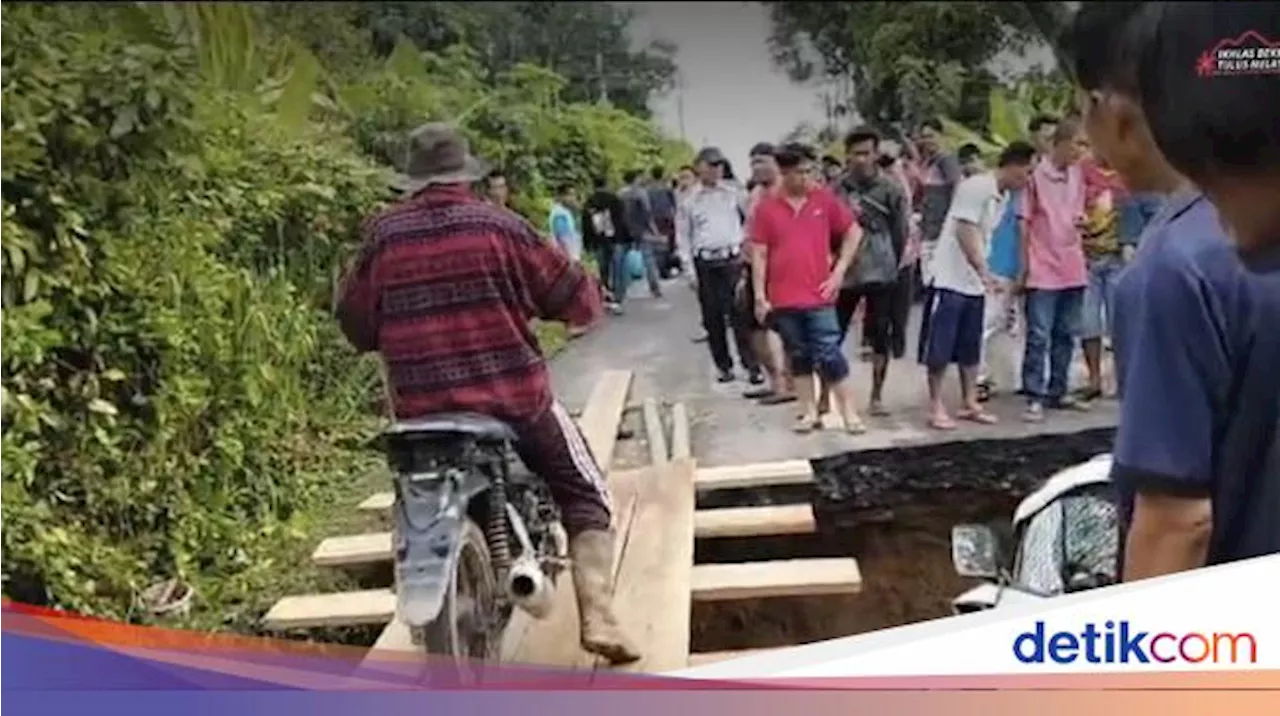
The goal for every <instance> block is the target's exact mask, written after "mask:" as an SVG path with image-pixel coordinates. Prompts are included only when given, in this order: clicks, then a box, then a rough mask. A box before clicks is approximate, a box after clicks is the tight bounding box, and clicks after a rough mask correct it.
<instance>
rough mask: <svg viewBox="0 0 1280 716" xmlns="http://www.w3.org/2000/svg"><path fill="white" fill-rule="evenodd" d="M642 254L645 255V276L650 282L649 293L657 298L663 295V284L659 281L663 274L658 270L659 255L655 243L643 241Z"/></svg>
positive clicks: (641, 243)
mask: <svg viewBox="0 0 1280 716" xmlns="http://www.w3.org/2000/svg"><path fill="white" fill-rule="evenodd" d="M640 254H641V256H643V257H644V277H645V280H646V281H648V282H649V293H650V294H652V295H653V297H654V298H657V297H659V296H661V295H662V284H661V283H659V282H658V279H659V278H661V276H662V274H661V273H659V272H658V257H657V256H656V255H655V250H654V246H653V244H651V243H649V242H648V241H641V242H640Z"/></svg>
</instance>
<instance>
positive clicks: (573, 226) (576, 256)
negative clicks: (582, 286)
mask: <svg viewBox="0 0 1280 716" xmlns="http://www.w3.org/2000/svg"><path fill="white" fill-rule="evenodd" d="M575 199H576V197H575V193H574V190H573V186H572V185H569V184H564V185H562V186H561V187H559V188H558V189H556V195H555V199H554V200H553V201H552V202H551V211H550V212H549V213H548V215H547V224H548V228H549V229H551V238H553V239H555V242H556V243H557V244H559V246H560V248H562V249H564V251H565V253H567V254H569V256H570V257H571V258H573V260H574V261H581V260H582V232H581V231H580V230H579V229H578V222H577V220H576V219H575V218H574V213H575V212H574V210H575V208H576V206H577V201H576V200H575Z"/></svg>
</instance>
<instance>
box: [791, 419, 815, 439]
mask: <svg viewBox="0 0 1280 716" xmlns="http://www.w3.org/2000/svg"><path fill="white" fill-rule="evenodd" d="M820 427H822V420H821V419H820V418H811V417H809V416H807V415H797V416H796V421H795V422H794V423H792V424H791V430H792V432H796V433H799V434H801V435H804V434H806V433H811V432H813V431H814V430H816V429H818V428H820Z"/></svg>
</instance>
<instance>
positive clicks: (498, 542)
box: [485, 458, 511, 577]
mask: <svg viewBox="0 0 1280 716" xmlns="http://www.w3.org/2000/svg"><path fill="white" fill-rule="evenodd" d="M490 470H491V472H492V473H493V474H492V478H493V479H492V482H491V483H490V485H489V510H488V512H489V514H488V517H487V518H486V519H485V540H486V541H487V542H488V543H489V558H490V559H491V560H492V562H493V566H494V568H495V571H496V572H497V573H498V575H499V576H500V577H505V576H506V574H507V570H508V569H509V568H510V567H511V534H510V529H509V525H508V524H507V463H506V460H505V459H501V458H499V459H496V460H493V461H492V462H490Z"/></svg>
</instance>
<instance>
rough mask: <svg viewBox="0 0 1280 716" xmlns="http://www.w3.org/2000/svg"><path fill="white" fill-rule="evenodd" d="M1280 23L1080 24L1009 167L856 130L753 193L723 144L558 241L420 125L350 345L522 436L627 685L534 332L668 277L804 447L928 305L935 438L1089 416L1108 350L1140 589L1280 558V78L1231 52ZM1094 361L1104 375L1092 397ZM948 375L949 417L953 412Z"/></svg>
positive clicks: (414, 387) (587, 493) (1220, 11)
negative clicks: (1010, 411) (1014, 403)
mask: <svg viewBox="0 0 1280 716" xmlns="http://www.w3.org/2000/svg"><path fill="white" fill-rule="evenodd" d="M1274 19H1275V18H1274V13H1273V11H1272V10H1271V8H1270V6H1269V5H1268V4H1267V3H1249V2H1238V3H1196V2H1187V3H1164V2H1144V3H1139V2H1115V3H1088V4H1085V5H1084V6H1083V8H1082V9H1081V10H1080V11H1079V12H1078V14H1077V16H1076V18H1075V21H1074V28H1073V31H1072V33H1071V34H1070V37H1069V43H1068V46H1067V53H1066V54H1068V55H1069V56H1070V62H1071V65H1072V66H1071V67H1070V69H1071V72H1072V75H1073V77H1074V79H1075V81H1076V83H1077V84H1078V89H1079V91H1078V93H1077V94H1078V105H1079V112H1078V115H1077V116H1072V117H1064V118H1051V117H1041V118H1037V120H1036V121H1035V122H1033V123H1032V124H1031V126H1029V127H1028V141H1015V142H1012V143H1011V144H1009V146H1007V147H1004V148H1003V149H1002V150H1001V151H1000V152H999V154H998V156H997V157H995V158H994V162H993V164H994V166H993V167H991V168H988V167H987V166H986V165H985V162H984V158H983V157H982V155H981V154H982V153H981V152H980V151H978V152H975V151H974V149H976V148H970V147H964V148H961V151H960V152H958V154H951V153H948V152H946V151H944V150H943V148H942V143H941V133H942V127H941V126H940V125H939V124H938V123H937V122H932V121H928V122H924V123H922V125H921V126H920V127H919V131H918V132H917V134H916V137H915V141H914V142H908V141H893V142H892V143H891V142H888V141H885V140H884V139H883V138H882V137H881V135H880V133H878V132H877V131H876V130H874V129H871V128H864V129H859V130H857V131H854V132H852V133H850V134H849V135H848V137H847V138H846V140H845V155H846V156H845V160H844V162H843V163H841V162H839V161H833V160H825V159H822V158H818V157H817V156H816V155H815V153H814V151H813V150H812V149H811V148H810V147H808V146H805V145H803V144H784V145H783V146H780V147H775V146H773V145H771V144H768V143H761V144H759V145H758V146H756V147H755V148H754V149H752V151H751V156H750V160H751V167H752V176H751V181H750V182H748V183H747V184H742V183H740V182H738V181H737V180H736V179H734V178H733V174H732V169H731V167H730V165H729V162H728V161H727V160H726V158H725V157H724V155H723V154H722V153H721V152H720V151H719V150H717V149H715V148H710V147H708V148H704V149H703V150H701V151H700V152H699V153H698V155H697V158H696V160H695V162H694V163H693V165H692V166H690V167H684V168H682V169H681V170H680V172H679V176H678V177H677V179H676V182H675V184H674V185H671V184H668V183H667V182H666V181H665V178H664V173H663V172H662V170H657V171H654V172H650V173H648V174H647V175H646V173H642V172H640V171H638V170H637V171H634V172H630V173H629V174H628V176H627V177H626V186H625V187H620V188H611V187H609V186H608V185H607V184H606V182H605V181H603V180H601V181H599V182H597V186H596V187H595V188H594V191H593V192H592V194H591V195H590V196H589V197H587V199H586V201H584V202H583V203H582V206H581V207H578V205H577V202H576V198H575V195H574V191H573V190H572V189H571V188H569V187H562V188H560V189H557V192H556V193H557V199H556V203H555V206H554V207H553V208H552V210H551V211H550V213H549V216H548V217H547V224H548V227H547V228H548V232H547V233H549V234H550V236H551V239H550V240H549V239H548V238H546V236H545V235H544V234H543V232H539V231H537V230H535V229H534V228H533V227H532V226H531V225H530V224H529V222H527V221H525V220H523V219H521V218H520V217H518V216H516V215H515V214H514V213H513V212H510V211H507V210H505V209H504V208H502V207H503V205H504V204H505V202H506V194H507V191H508V188H507V186H506V182H505V179H504V178H503V177H502V176H501V174H500V173H499V174H495V173H486V172H485V171H484V170H483V168H482V167H481V165H480V163H479V162H478V161H477V160H476V159H474V158H473V157H471V156H470V154H469V151H468V147H467V144H466V142H465V140H463V139H462V138H461V137H460V136H459V135H458V134H457V133H456V131H455V130H453V129H452V128H450V127H448V126H445V125H437V124H429V125H425V126H423V127H421V128H419V130H417V131H416V132H415V133H414V134H413V136H412V138H411V141H410V144H409V146H410V149H409V152H410V157H409V161H407V162H406V166H408V167H410V168H411V169H412V171H411V173H410V174H408V175H407V176H404V177H403V180H404V182H403V185H402V188H403V189H404V191H405V192H406V194H407V195H408V196H407V198H406V199H405V200H404V201H402V202H399V203H397V204H395V205H393V206H392V207H390V208H388V209H386V210H384V211H383V212H381V213H380V214H378V215H377V216H375V217H373V218H372V219H371V220H370V222H369V223H368V225H367V227H366V237H365V241H364V244H363V245H362V247H361V250H360V253H359V255H358V256H357V258H356V261H355V263H354V265H353V267H352V268H351V269H350V271H349V272H348V274H347V276H346V277H345V278H344V281H343V284H342V289H341V291H340V297H339V302H338V310H337V314H338V319H339V321H340V323H341V325H342V328H343V330H344V332H345V333H346V335H347V336H348V338H349V339H350V340H351V342H352V343H353V344H354V345H355V346H356V347H357V348H359V349H361V350H370V351H372V350H376V351H378V352H380V353H381V355H382V358H383V361H384V364H385V366H386V375H387V380H388V384H389V393H390V397H391V403H392V406H393V409H394V412H395V415H396V416H397V417H398V418H401V419H410V418H415V417H419V416H422V415H425V414H429V413H437V412H448V411H469V412H478V413H482V414H486V415H491V416H493V417H495V418H498V419H501V420H503V421H506V422H507V423H509V424H510V425H511V426H512V429H513V430H514V431H515V433H516V434H517V436H518V441H517V445H516V447H517V450H518V451H519V453H520V456H521V458H522V460H523V461H524V462H525V464H526V465H528V466H529V467H530V468H531V469H532V470H533V471H534V472H535V473H537V474H538V475H539V476H541V477H542V478H543V479H544V480H545V481H546V482H547V484H548V485H549V487H550V489H551V492H552V494H553V496H554V498H555V500H556V502H557V503H558V504H559V505H560V509H561V512H562V515H563V522H564V526H565V529H566V531H567V532H568V533H569V536H570V551H571V554H572V558H573V559H572V570H573V581H574V587H575V590H576V591H577V595H578V603H579V616H580V619H581V624H580V637H581V641H582V645H583V647H584V648H585V649H587V650H588V651H591V652H593V653H597V654H601V655H603V656H604V657H606V658H607V659H609V660H610V661H614V662H625V661H634V660H635V659H637V658H639V652H638V651H637V650H636V647H635V645H634V644H633V643H632V642H631V640H630V639H629V638H628V636H627V635H626V634H625V632H624V630H623V629H622V627H621V625H619V623H618V621H617V619H616V618H615V616H614V614H613V611H612V608H611V606H610V600H611V597H610V591H609V589H610V575H611V573H612V572H611V570H612V561H613V554H614V545H613V540H614V535H613V533H612V532H611V531H610V520H611V511H612V505H611V501H610V497H609V491H608V487H607V483H606V481H605V480H604V476H603V474H602V471H601V469H600V466H599V465H598V464H597V463H596V462H595V460H594V459H593V458H592V457H591V454H590V449H589V448H588V446H587V444H586V442H585V440H584V439H583V437H582V434H581V432H580V431H579V429H578V428H577V427H576V426H575V424H574V422H573V420H572V419H571V418H570V417H569V414H568V412H567V411H566V410H565V408H564V407H563V406H562V405H561V404H560V403H559V402H558V401H557V400H556V398H555V395H554V394H553V392H552V390H551V385H550V379H549V375H548V372H547V368H546V365H545V360H544V358H543V356H542V353H541V351H540V350H539V346H538V342H537V338H536V336H535V334H534V332H533V330H532V328H531V326H530V319H531V318H533V317H539V318H544V319H550V320H559V321H563V322H565V323H567V324H569V325H570V326H571V327H572V328H573V329H574V330H578V331H582V330H586V329H587V328H588V327H589V326H591V325H592V324H594V323H595V322H596V321H597V320H599V319H600V318H601V316H602V315H603V313H604V305H605V302H606V300H607V302H608V303H609V305H610V306H611V307H612V308H613V310H614V311H615V312H619V313H621V312H622V311H623V307H624V304H625V301H626V299H627V292H628V284H629V282H630V281H631V280H632V279H633V278H634V277H635V276H637V275H640V276H645V275H647V276H648V277H649V279H650V280H649V286H650V289H651V291H652V292H653V293H655V294H657V293H659V292H660V291H661V288H662V286H661V283H660V282H659V281H658V280H657V275H658V274H659V273H660V272H661V271H662V270H664V269H665V268H667V267H668V265H678V266H680V267H683V270H684V273H685V275H686V276H688V277H689V278H690V279H691V280H692V282H693V284H694V285H695V286H696V289H697V295H698V301H699V304H700V306H701V314H702V326H703V328H704V329H705V331H706V342H707V345H708V348H709V351H710V354H711V358H712V361H713V363H714V365H715V368H716V370H717V373H718V379H719V380H720V381H722V382H724V383H729V382H732V381H734V380H736V379H737V375H736V374H735V372H734V367H735V360H734V358H735V355H734V354H735V353H736V359H737V364H738V365H740V366H741V368H742V370H743V371H744V373H745V376H746V378H747V381H748V382H749V383H751V384H752V390H751V391H750V393H749V394H750V395H751V396H753V397H754V398H755V399H757V400H761V401H767V402H787V401H797V402H798V404H799V408H800V409H799V412H798V415H797V419H796V422H795V429H796V430H799V431H809V430H812V429H814V428H815V427H816V426H818V425H819V424H820V421H819V417H820V415H821V414H822V413H823V412H824V411H827V410H830V409H832V408H834V409H835V410H838V411H840V415H841V417H842V418H843V422H844V425H845V427H846V429H847V430H849V431H851V432H860V431H862V430H864V429H865V427H864V425H863V423H862V421H861V419H860V415H859V407H860V401H858V400H857V399H856V398H855V391H854V388H853V385H852V382H851V379H850V366H849V362H848V360H847V359H846V357H845V352H844V350H843V343H844V341H845V339H846V336H847V334H848V332H849V329H850V327H851V323H852V320H853V317H854V316H855V315H856V314H857V312H858V311H859V310H861V312H862V316H863V318H862V322H861V331H860V334H861V339H862V341H863V342H864V343H865V344H866V346H867V348H868V349H869V350H870V353H871V356H872V371H871V381H872V385H871V394H870V400H869V401H868V408H869V410H870V412H872V413H873V414H874V413H882V412H884V409H885V406H884V404H883V400H882V394H881V390H882V388H883V385H884V382H885V376H886V374H887V371H888V369H889V367H890V363H891V361H892V360H893V359H895V358H901V357H902V356H903V355H904V354H905V351H906V347H907V336H906V327H907V320H906V317H907V316H908V314H909V309H910V307H911V305H912V303H913V301H914V300H915V299H916V298H917V297H919V298H921V299H922V300H923V302H924V311H923V313H924V320H923V321H922V323H923V327H922V329H921V331H920V335H919V336H918V342H917V347H918V354H919V360H920V361H921V362H922V363H923V364H924V365H925V366H926V368H927V375H928V382H929V393H930V403H929V406H928V409H929V420H930V424H931V425H932V426H933V427H935V428H938V429H940V430H947V429H951V428H954V427H955V422H954V418H959V419H964V420H972V421H977V422H980V423H990V422H993V421H994V420H995V418H994V417H993V416H992V415H990V414H989V413H988V412H987V411H986V410H985V409H984V406H983V402H984V398H985V397H987V395H989V394H990V393H991V392H992V391H996V390H1005V389H1014V388H1015V387H1016V388H1019V389H1020V390H1021V392H1022V393H1023V394H1024V396H1025V399H1026V401H1027V402H1026V411H1025V415H1024V417H1025V418H1026V419H1027V420H1033V421H1034V420H1040V419H1042V418H1043V415H1044V411H1045V410H1053V409H1064V410H1075V409H1081V408H1083V407H1085V406H1087V405H1088V403H1089V401H1091V400H1093V399H1096V398H1097V397H1099V396H1100V395H1102V394H1103V393H1104V390H1105V386H1104V383H1103V373H1104V372H1103V370H1102V368H1101V364H1102V362H1103V356H1104V355H1105V352H1106V344H1107V341H1108V339H1109V340H1110V343H1111V347H1112V350H1113V355H1114V359H1115V376H1116V383H1117V385H1116V388H1117V391H1118V394H1119V398H1120V401H1121V402H1120V421H1119V427H1118V431H1117V437H1116V444H1115V447H1114V456H1113V457H1114V470H1113V474H1112V479H1113V481H1114V483H1115V485H1116V487H1117V490H1118V493H1119V494H1120V497H1121V500H1120V502H1121V509H1122V519H1121V525H1122V533H1123V536H1122V539H1123V544H1124V560H1123V565H1122V568H1121V571H1122V575H1123V577H1124V578H1125V579H1126V580H1131V579H1140V578H1143V577H1149V576H1155V575H1160V574H1167V573H1170V572H1176V571H1182V570H1187V569H1193V568H1195V567H1198V566H1202V565H1206V564H1218V563H1222V562H1229V561H1234V560H1239V559H1245V558H1249V557H1255V556H1260V555H1267V554H1275V553H1278V552H1280V520H1277V519H1276V516H1277V515H1280V442H1278V441H1277V437H1278V431H1280V368H1278V366H1280V330H1277V326H1280V82H1277V81H1276V80H1277V78H1276V77H1275V76H1274V74H1275V70H1276V66H1275V63H1274V62H1271V61H1269V60H1264V61H1262V62H1260V63H1258V64H1252V63H1245V64H1243V65H1241V64H1238V63H1236V61H1235V60H1232V59H1230V58H1228V60H1227V64H1226V65H1222V66H1219V64H1215V63H1217V62H1218V60H1217V59H1215V57H1214V56H1213V53H1214V52H1215V51H1216V48H1219V47H1221V46H1222V44H1223V42H1224V41H1231V42H1234V43H1236V44H1237V45H1238V44H1239V43H1240V42H1241V41H1242V40H1240V39H1239V38H1249V37H1254V38H1256V37H1258V33H1260V32H1264V31H1266V30H1267V29H1268V28H1274ZM1269 23H1270V24H1269ZM1234 46H1235V45H1233V47H1234ZM1241 67H1243V68H1244V69H1240V68H1241ZM473 182H478V183H481V184H482V185H483V187H482V189H483V191H482V192H480V193H481V194H482V197H477V196H476V192H474V191H473ZM666 253H672V254H674V256H675V259H674V260H672V261H670V262H668V261H667V259H665V258H659V257H663V256H665V255H666ZM586 255H589V256H592V257H594V262H595V263H596V264H597V266H598V269H599V273H600V277H601V279H602V280H603V290H602V289H601V284H600V283H599V282H597V281H596V280H595V279H594V278H593V277H592V276H591V275H590V273H589V271H588V270H587V268H586V266H585V262H584V261H583V260H582V259H583V257H584V256H586ZM1010 337H1013V338H1015V339H1016V340H1013V341H1008V340H1006V343H1007V344H1008V345H1009V346H1011V347H1009V348H1007V349H1006V348H1000V347H998V341H999V339H1001V338H1003V339H1008V338H1010ZM1077 342H1080V343H1081V344H1082V345H1083V351H1084V355H1085V360H1086V363H1087V366H1088V373H1089V379H1088V382H1087V384H1086V385H1085V386H1084V387H1083V389H1082V391H1081V392H1080V393H1078V394H1075V395H1072V394H1070V393H1069V391H1068V377H1069V367H1070V365H1071V363H1072V357H1073V354H1074V352H1075V347H1076V344H1077ZM731 344H732V346H733V351H732V352H731ZM1002 361H1003V363H1004V364H1005V366H1004V368H1005V369H1006V370H1007V371H1008V372H1005V373H1001V372H1000V370H999V369H998V367H997V364H999V363H1001V362H1002ZM951 364H956V365H957V366H958V369H959V376H960V386H961V396H962V404H961V405H960V406H959V409H958V410H957V411H955V412H954V415H952V414H951V412H950V411H949V410H948V409H947V407H946V406H945V405H944V404H943V401H942V398H941V395H942V394H941V390H940V386H941V383H942V379H943V377H944V374H945V372H946V370H947V368H948V367H949V366H950V365H951ZM766 383H767V385H766ZM828 396H830V397H828ZM832 403H834V405H831V404H832Z"/></svg>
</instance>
